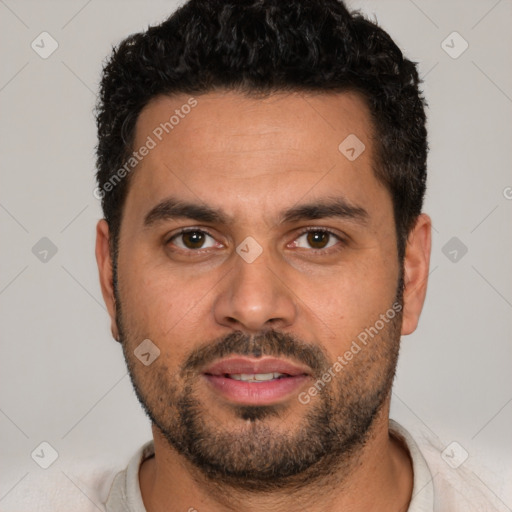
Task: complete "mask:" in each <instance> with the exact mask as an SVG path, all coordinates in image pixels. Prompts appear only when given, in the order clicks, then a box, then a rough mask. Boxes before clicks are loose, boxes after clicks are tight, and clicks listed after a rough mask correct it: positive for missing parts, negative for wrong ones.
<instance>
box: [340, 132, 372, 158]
mask: <svg viewBox="0 0 512 512" xmlns="http://www.w3.org/2000/svg"><path fill="white" fill-rule="evenodd" d="M365 149H366V146H365V145H364V143H363V141H362V140H361V139H360V138H359V137H358V136H357V135H354V134H353V133H351V134H350V135H349V136H348V137H346V138H345V139H344V140H343V141H342V142H341V144H340V145H339V146H338V150H339V152H340V153H341V154H342V155H343V156H345V158H347V160H350V161H351V162H353V161H354V160H356V159H357V158H359V157H360V156H361V155H362V154H363V152H364V150H365Z"/></svg>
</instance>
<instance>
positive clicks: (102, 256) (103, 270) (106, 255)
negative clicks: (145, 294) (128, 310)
mask: <svg viewBox="0 0 512 512" xmlns="http://www.w3.org/2000/svg"><path fill="white" fill-rule="evenodd" d="M95 252H96V262H97V264H98V272H99V278H100V285H101V293H102V295H103V300H104V301H105V305H106V306H107V311H108V314H109V315H110V322H111V331H112V337H113V338H114V339H115V340H117V341H119V330H118V327H117V322H116V300H115V294H114V284H113V267H112V257H111V253H110V231H109V227H108V224H107V221H106V220H105V219H101V220H100V221H98V224H97V225H96V251H95Z"/></svg>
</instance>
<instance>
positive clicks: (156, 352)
mask: <svg viewBox="0 0 512 512" xmlns="http://www.w3.org/2000/svg"><path fill="white" fill-rule="evenodd" d="M133 353H134V354H135V357H137V359H138V360H139V361H140V362H141V363H142V364H143V365H144V366H149V365H150V364H152V363H153V362H154V361H155V360H156V359H158V357H159V356H160V349H159V348H158V347H157V346H156V345H155V344H154V343H153V342H152V341H151V340H150V339H145V340H144V341H143V342H142V343H140V344H139V345H138V346H137V348H136V349H135V350H134V351H133Z"/></svg>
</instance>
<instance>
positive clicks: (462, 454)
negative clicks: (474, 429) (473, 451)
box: [441, 441, 469, 469]
mask: <svg viewBox="0 0 512 512" xmlns="http://www.w3.org/2000/svg"><path fill="white" fill-rule="evenodd" d="M468 457H469V454H468V452H467V451H466V450H465V449H464V448H463V447H462V446H461V445H460V444H459V443H457V441H453V442H452V443H450V444H449V445H448V446H447V447H446V448H445V449H444V450H443V451H442V453H441V458H442V459H443V460H444V461H445V462H446V464H448V466H450V467H451V468H453V469H457V468H458V467H459V466H461V465H462V464H464V462H466V459H467V458H468Z"/></svg>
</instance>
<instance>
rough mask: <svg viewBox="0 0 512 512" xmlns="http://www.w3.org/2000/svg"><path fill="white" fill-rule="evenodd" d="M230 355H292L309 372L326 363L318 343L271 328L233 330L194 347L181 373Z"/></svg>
mask: <svg viewBox="0 0 512 512" xmlns="http://www.w3.org/2000/svg"><path fill="white" fill-rule="evenodd" d="M230 355H239V356H247V357H254V358H259V357H262V356H272V357H286V358H289V359H295V360H296V361H299V362H301V363H303V364H304V365H306V366H308V367H309V368H310V369H311V372H312V374H313V375H320V374H322V373H324V371H325V369H326V368H328V367H329V362H328V358H327V356H326V354H325V353H324V351H323V350H322V349H321V348H320V347H318V346H317V345H312V344H309V343H305V342H303V341H301V340H299V339H298V338H296V337H294V336H292V335H291V334H287V333H280V332H278V331H275V330H273V329H272V330H269V331H266V332H265V333H262V334H258V335H250V334H246V333H244V332H242V331H234V332H232V333H230V334H228V335H227V336H223V337H221V338H217V339H216V340H214V341H212V342H210V343H208V344H207V345H205V346H203V347H200V348H198V349H196V350H194V351H193V352H192V353H191V354H190V356H189V357H188V358H187V359H186V361H185V363H184V364H183V366H182V373H190V372H197V371H198V370H200V369H202V368H204V367H205V366H206V365H208V364H210V363H213V362H214V361H215V360H217V359H222V358H224V357H227V356H230Z"/></svg>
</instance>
